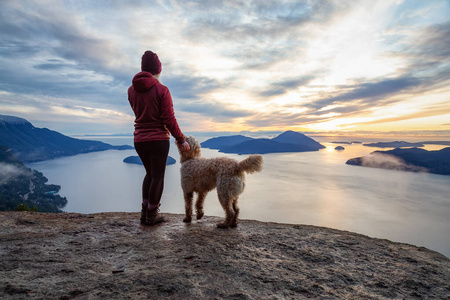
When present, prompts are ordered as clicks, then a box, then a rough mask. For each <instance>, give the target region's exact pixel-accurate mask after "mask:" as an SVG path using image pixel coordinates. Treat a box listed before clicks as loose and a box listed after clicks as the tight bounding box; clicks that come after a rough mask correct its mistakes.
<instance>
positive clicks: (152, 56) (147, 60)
mask: <svg viewBox="0 0 450 300" xmlns="http://www.w3.org/2000/svg"><path fill="white" fill-rule="evenodd" d="M141 70H142V71H145V72H150V73H152V74H153V75H156V74H159V73H161V70H162V67H161V62H160V61H159V58H158V55H156V53H153V52H152V51H145V53H144V55H142V62H141Z"/></svg>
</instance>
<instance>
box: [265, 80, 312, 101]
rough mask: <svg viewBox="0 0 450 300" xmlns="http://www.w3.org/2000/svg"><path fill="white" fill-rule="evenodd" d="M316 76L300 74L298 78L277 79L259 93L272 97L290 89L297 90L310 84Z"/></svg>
mask: <svg viewBox="0 0 450 300" xmlns="http://www.w3.org/2000/svg"><path fill="white" fill-rule="evenodd" d="M315 78H316V77H315V76H314V75H305V76H300V77H298V78H286V79H284V80H280V81H276V82H274V83H272V84H270V86H269V87H268V89H266V90H265V91H261V92H259V95H260V96H262V97H271V96H277V95H282V94H285V93H287V92H289V91H290V90H296V89H298V88H299V87H301V86H303V85H306V84H308V83H309V82H311V81H312V80H314V79H315Z"/></svg>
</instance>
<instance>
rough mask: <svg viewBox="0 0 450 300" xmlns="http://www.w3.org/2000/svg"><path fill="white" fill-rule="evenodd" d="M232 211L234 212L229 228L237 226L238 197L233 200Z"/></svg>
mask: <svg viewBox="0 0 450 300" xmlns="http://www.w3.org/2000/svg"><path fill="white" fill-rule="evenodd" d="M233 210H234V217H233V219H232V220H231V224H230V227H236V226H237V224H238V217H239V206H238V197H236V199H234V200H233Z"/></svg>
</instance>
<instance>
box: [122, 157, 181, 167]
mask: <svg viewBox="0 0 450 300" xmlns="http://www.w3.org/2000/svg"><path fill="white" fill-rule="evenodd" d="M123 162H124V163H127V164H136V165H141V166H142V165H144V164H143V163H142V160H141V159H140V157H139V156H128V157H126V158H125V159H124V160H123ZM176 162H177V161H176V160H175V159H174V158H173V157H172V156H169V157H167V163H166V165H167V166H169V165H173V164H175V163H176Z"/></svg>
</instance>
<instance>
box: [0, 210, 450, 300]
mask: <svg viewBox="0 0 450 300" xmlns="http://www.w3.org/2000/svg"><path fill="white" fill-rule="evenodd" d="M166 217H167V219H168V222H166V223H164V224H161V225H159V226H156V227H143V226H141V225H140V224H139V215H138V214H137V213H100V214H90V215H83V214H69V213H61V214H50V213H32V212H1V213H0V253H1V257H2V259H1V262H0V265H1V266H0V298H2V299H162V298H164V299H303V298H320V299H342V298H344V299H414V298H425V299H448V297H449V296H450V260H449V259H447V258H446V257H445V256H443V255H441V254H439V253H436V252H434V251H431V250H428V249H425V248H420V247H416V246H412V245H407V244H400V243H394V242H391V241H388V240H380V239H374V238H370V237H367V236H363V235H359V234H355V233H351V232H345V231H339V230H333V229H329V228H321V227H314V226H305V225H287V224H275V223H263V222H257V221H248V220H242V221H241V223H240V224H239V226H238V228H236V229H231V230H221V229H217V228H216V227H215V223H216V222H219V221H220V220H221V219H220V218H216V217H205V219H204V220H202V221H198V222H197V221H194V222H193V223H192V224H184V223H183V222H182V216H181V215H171V214H169V215H166Z"/></svg>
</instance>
